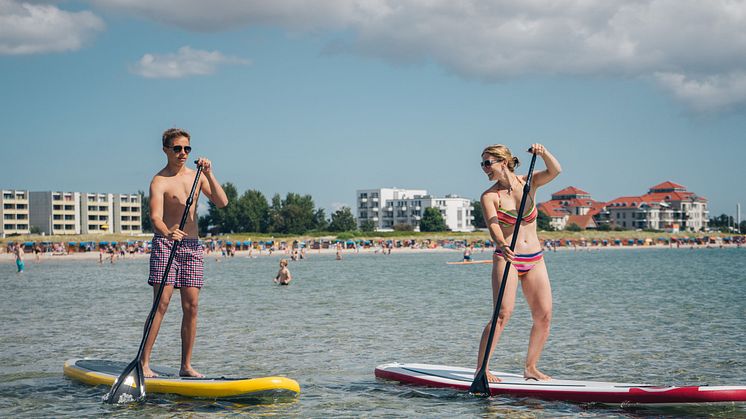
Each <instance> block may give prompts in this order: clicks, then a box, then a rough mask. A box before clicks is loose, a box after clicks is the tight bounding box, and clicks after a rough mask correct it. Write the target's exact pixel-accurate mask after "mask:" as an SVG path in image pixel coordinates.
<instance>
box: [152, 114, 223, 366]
mask: <svg viewBox="0 0 746 419" xmlns="http://www.w3.org/2000/svg"><path fill="white" fill-rule="evenodd" d="M190 141H191V137H190V136H189V133H188V132H186V131H184V130H182V129H178V128H171V129H168V130H166V131H165V132H164V133H163V152H164V153H165V154H166V161H167V163H166V167H164V168H163V169H161V171H159V172H158V173H157V174H156V175H155V176H154V177H153V180H152V182H151V183H150V219H151V221H152V223H153V229H154V230H155V235H154V236H153V247H152V250H151V253H150V275H149V278H148V284H150V285H151V286H153V293H154V296H155V295H156V294H157V292H158V288H159V285H160V283H161V281H162V280H163V277H164V271H165V269H166V265H167V262H168V257H169V254H170V252H171V247H172V246H173V243H174V241H181V244H180V245H179V247H178V248H177V250H176V257H175V258H174V261H173V266H172V267H171V269H170V272H169V273H168V278H167V280H166V286H165V288H164V289H163V295H162V296H161V300H160V303H159V305H158V310H157V311H156V313H155V317H154V318H153V324H152V326H151V329H150V334H149V335H148V339H147V340H146V341H145V346H144V347H143V356H142V369H143V374H144V375H145V377H154V376H156V374H155V373H153V371H152V370H151V369H150V354H151V352H152V350H153V344H154V343H155V339H156V337H157V336H158V330H159V329H160V327H161V322H162V321H163V316H164V315H165V314H166V310H168V303H169V302H170V301H171V295H172V294H173V292H174V288H178V289H179V292H180V293H181V308H182V312H183V317H182V319H181V368H180V370H179V374H180V375H181V376H186V377H202V376H203V375H202V374H200V373H198V372H197V371H195V370H194V368H192V349H193V348H194V339H195V337H196V336H197V308H198V302H199V291H200V289H201V288H202V285H203V284H204V281H203V277H202V275H203V266H204V255H203V251H204V249H203V248H202V245H201V244H200V243H199V238H198V233H197V206H198V205H197V201H198V199H199V192H200V191H201V192H202V193H204V194H205V196H207V198H208V199H209V200H210V201H211V202H212V203H213V204H215V206H216V207H218V208H223V207H225V206H226V205H228V197H227V196H226V195H225V192H224V191H223V188H222V187H221V186H220V183H219V182H218V180H217V179H216V178H215V174H214V173H213V170H212V164H211V163H210V160H208V159H206V158H204V157H202V158H200V159H199V160H198V161H197V164H198V165H199V166H201V167H202V174H203V175H204V176H203V177H201V178H200V179H199V185H198V187H197V195H196V196H195V197H194V205H192V206H191V208H190V210H189V214H188V215H187V218H186V224H185V225H184V230H180V229H179V222H180V221H181V218H182V215H183V213H184V208H185V207H186V201H187V198H188V197H189V193H190V191H191V188H192V184H193V182H194V177H195V170H192V169H190V168H188V167H186V163H187V160H188V159H189V153H190V152H191V151H192V147H191V145H190Z"/></svg>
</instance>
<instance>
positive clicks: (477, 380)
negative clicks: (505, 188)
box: [470, 153, 536, 395]
mask: <svg viewBox="0 0 746 419" xmlns="http://www.w3.org/2000/svg"><path fill="white" fill-rule="evenodd" d="M535 163H536V153H534V154H533V155H532V156H531V165H530V166H529V168H528V176H526V184H525V185H523V196H522V197H521V205H520V207H519V208H518V217H517V219H516V221H515V229H514V230H513V238H512V239H511V240H510V250H511V251H514V250H515V244H516V242H517V241H518V230H519V229H520V227H521V221H523V210H524V209H525V207H526V198H527V197H528V193H529V191H530V190H531V178H532V177H533V174H534V164H535ZM510 265H511V262H510V261H507V263H506V264H505V270H504V271H503V280H502V282H501V283H500V289H499V290H498V292H497V302H496V303H495V310H494V311H493V313H492V322H491V324H490V334H489V336H488V337H487V346H485V348H484V358H482V367H481V368H480V369H479V372H478V373H477V375H475V376H474V382H473V383H472V385H471V389H470V390H471V392H472V393H475V394H479V393H482V394H487V395H489V382H488V381H487V376H486V372H487V361H488V360H489V358H490V348H492V341H493V340H494V338H495V329H496V328H497V318H498V316H499V315H500V306H501V305H502V302H503V295H504V294H505V283H506V282H508V273H509V272H510ZM480 384H481V386H480ZM475 390H476V391H475Z"/></svg>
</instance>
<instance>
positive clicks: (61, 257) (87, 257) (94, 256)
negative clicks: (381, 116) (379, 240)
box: [0, 244, 741, 264]
mask: <svg viewBox="0 0 746 419" xmlns="http://www.w3.org/2000/svg"><path fill="white" fill-rule="evenodd" d="M740 247H741V246H740V245H738V244H709V245H704V244H702V245H698V244H694V245H692V244H686V245H684V244H682V245H681V246H678V247H677V246H676V245H664V244H651V245H633V246H629V245H625V246H618V245H616V246H611V245H609V246H559V247H555V248H544V251H545V252H552V251H558V252H592V251H604V250H623V249H627V250H647V249H672V250H697V249H707V248H740ZM491 251H492V248H476V249H474V251H473V252H472V255H473V257H474V258H475V259H486V258H488V257H489V256H490V254H491ZM335 253H336V250H335V249H334V248H328V249H309V250H306V253H305V254H306V257H308V258H313V256H314V255H319V254H323V255H329V254H332V255H333V254H335ZM391 253H392V254H394V253H406V254H417V253H453V254H454V255H455V257H457V258H460V255H461V254H462V253H463V248H449V247H434V248H419V247H415V248H412V247H400V248H394V249H392V251H391ZM356 254H380V255H382V256H383V249H382V248H381V247H365V248H360V249H359V250H358V249H344V250H342V257H343V258H344V257H345V256H354V255H356ZM290 255H291V252H290V251H289V250H288V251H285V250H279V251H278V250H276V251H273V252H271V253H270V252H269V251H267V250H262V251H261V252H260V251H258V250H253V251H251V252H249V251H248V250H238V251H236V252H235V254H234V256H222V255H221V253H220V252H219V251H218V252H214V251H213V252H210V253H209V254H206V255H205V257H206V258H211V259H213V260H214V259H222V258H230V257H234V258H257V257H260V258H264V257H275V258H278V257H287V258H288V259H289V258H290ZM149 257H150V254H149V253H133V254H129V253H127V254H126V255H125V256H120V255H118V254H116V255H115V257H114V263H116V262H117V261H118V260H120V259H148V258H149ZM100 259H101V256H100V254H99V252H96V251H92V252H71V253H69V254H56V253H42V254H40V256H39V259H38V261H37V259H36V256H35V255H34V254H33V253H31V252H27V253H26V255H25V257H24V260H25V261H26V263H27V264H29V263H44V262H45V261H53V260H54V261H70V262H86V263H88V262H91V261H92V262H95V263H98V262H99V260H100ZM14 261H15V256H14V255H12V254H9V253H0V263H14ZM103 263H111V258H110V255H109V254H107V253H104V254H103Z"/></svg>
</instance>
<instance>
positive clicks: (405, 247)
mask: <svg viewBox="0 0 746 419" xmlns="http://www.w3.org/2000/svg"><path fill="white" fill-rule="evenodd" d="M201 242H202V244H203V245H204V248H205V253H206V254H207V255H211V256H215V257H233V256H236V255H239V256H241V255H245V256H249V257H255V256H272V255H273V254H274V255H284V256H288V257H290V258H291V259H292V258H298V257H303V255H305V254H306V253H308V252H317V253H334V252H337V253H340V252H346V253H349V252H355V253H360V252H364V253H381V254H390V253H391V252H392V251H405V252H412V251H463V250H464V249H465V248H466V247H470V246H471V247H472V248H473V249H475V250H476V251H480V250H483V251H486V250H489V249H492V248H494V244H493V243H492V242H491V241H490V240H468V239H466V240H465V239H399V238H396V239H394V238H391V239H386V238H379V239H347V240H342V239H309V240H276V239H275V240H260V241H252V240H227V239H222V238H205V239H202V240H201ZM543 245H544V249H545V250H548V251H556V250H565V249H571V250H584V249H588V250H591V249H615V248H616V249H619V248H660V247H670V248H681V247H685V248H703V247H705V248H707V247H741V246H742V245H746V236H724V237H721V236H713V237H708V236H701V237H659V238H656V239H652V238H646V239H585V238H580V239H546V240H544V241H543ZM16 246H23V250H24V253H25V254H26V255H27V257H28V258H29V259H32V260H33V258H35V259H36V260H39V259H40V258H41V257H48V256H72V257H71V259H80V258H85V259H95V258H98V259H99V262H103V261H110V262H112V263H113V262H114V261H115V260H117V259H120V258H128V257H137V256H141V255H149V253H150V246H151V242H150V240H128V241H121V242H115V241H99V242H93V241H87V242H47V241H44V242H29V241H18V242H12V241H9V242H8V243H6V244H5V245H3V246H0V258H3V259H12V258H13V256H14V253H15V248H16Z"/></svg>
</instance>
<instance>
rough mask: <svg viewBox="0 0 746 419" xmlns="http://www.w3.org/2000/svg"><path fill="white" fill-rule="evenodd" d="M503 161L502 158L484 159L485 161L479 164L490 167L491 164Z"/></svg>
mask: <svg viewBox="0 0 746 419" xmlns="http://www.w3.org/2000/svg"><path fill="white" fill-rule="evenodd" d="M501 161H502V160H484V161H482V162H480V163H479V165H480V166H482V167H490V166H492V165H493V164H495V163H500V162H501Z"/></svg>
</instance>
